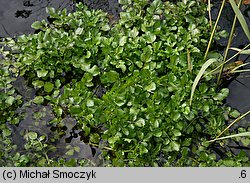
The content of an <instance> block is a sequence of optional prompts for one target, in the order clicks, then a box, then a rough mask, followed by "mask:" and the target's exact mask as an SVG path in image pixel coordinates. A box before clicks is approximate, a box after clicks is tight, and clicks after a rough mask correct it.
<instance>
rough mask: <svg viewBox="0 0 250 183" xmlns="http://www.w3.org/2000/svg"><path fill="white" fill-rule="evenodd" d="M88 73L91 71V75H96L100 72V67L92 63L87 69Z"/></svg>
mask: <svg viewBox="0 0 250 183" xmlns="http://www.w3.org/2000/svg"><path fill="white" fill-rule="evenodd" d="M87 71H88V72H89V73H91V74H92V75H93V76H97V75H98V74H100V69H99V67H98V66H96V65H94V66H93V67H92V68H91V69H89V70H87Z"/></svg>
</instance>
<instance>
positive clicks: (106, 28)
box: [101, 24, 110, 31]
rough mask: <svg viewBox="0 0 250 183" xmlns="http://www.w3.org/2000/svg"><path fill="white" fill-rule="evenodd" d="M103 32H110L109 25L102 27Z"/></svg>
mask: <svg viewBox="0 0 250 183" xmlns="http://www.w3.org/2000/svg"><path fill="white" fill-rule="evenodd" d="M101 30H103V31H108V30H110V26H109V25H108V24H106V25H104V26H102V28H101Z"/></svg>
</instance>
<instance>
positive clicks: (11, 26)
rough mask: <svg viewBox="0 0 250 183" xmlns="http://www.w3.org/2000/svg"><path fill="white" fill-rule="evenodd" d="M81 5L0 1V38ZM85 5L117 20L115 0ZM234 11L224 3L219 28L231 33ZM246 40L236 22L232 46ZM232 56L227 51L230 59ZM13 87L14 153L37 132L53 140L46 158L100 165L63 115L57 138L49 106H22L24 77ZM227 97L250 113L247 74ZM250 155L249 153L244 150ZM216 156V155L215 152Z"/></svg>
mask: <svg viewBox="0 0 250 183" xmlns="http://www.w3.org/2000/svg"><path fill="white" fill-rule="evenodd" d="M76 2H82V0H8V1H5V0H0V37H13V36H16V35H21V34H29V33H33V32H34V31H33V30H32V29H31V24H32V23H33V22H34V21H36V20H42V19H47V18H48V17H47V16H48V15H47V14H46V12H45V8H46V7H48V6H51V7H54V8H56V9H63V8H66V9H67V10H68V11H69V12H70V11H74V9H75V6H74V3H76ZM219 2H220V1H216V2H215V3H214V8H213V10H212V16H213V19H215V18H216V16H217V13H218V8H219V7H220V3H219ZM84 3H85V4H86V5H88V6H89V7H90V8H94V9H102V10H104V11H106V12H108V13H109V14H110V15H112V16H113V18H114V19H118V17H119V13H120V11H121V7H120V6H119V4H118V3H117V0H84ZM242 11H243V14H244V16H245V17H246V20H247V23H248V25H250V18H249V17H250V6H249V5H248V6H247V5H243V7H242ZM232 14H233V11H232V9H231V7H230V5H229V4H228V3H227V5H226V8H225V9H224V12H223V14H222V18H221V20H220V27H221V29H225V30H227V32H230V27H231V24H232V21H233V16H231V15H232ZM248 43H249V41H248V40H247V38H246V36H245V34H244V32H243V30H242V29H241V27H240V25H239V23H238V24H237V27H236V37H235V38H234V41H233V44H232V46H233V47H238V48H242V47H244V46H245V45H246V44H248ZM226 44H227V39H221V40H220V41H218V42H216V48H217V50H218V51H220V52H223V50H224V49H225V47H226ZM232 54H234V52H232V51H231V52H230V53H229V56H230V55H232ZM238 59H239V60H245V62H249V59H246V57H245V56H240V57H239V58H238ZM14 87H15V88H16V90H17V91H18V92H19V93H20V94H21V95H22V96H23V99H24V105H23V106H22V107H20V108H19V109H18V110H17V113H19V114H20V115H22V116H23V120H22V121H21V122H20V124H19V126H18V127H15V128H14V129H13V131H14V136H13V140H14V142H15V143H16V145H17V150H16V151H20V152H22V151H23V150H24V147H23V144H24V143H25V140H24V138H23V134H24V133H26V132H27V131H34V132H37V133H38V134H39V135H45V136H46V139H47V140H48V139H50V140H51V139H52V141H53V138H54V141H53V142H52V145H54V146H55V147H56V150H54V151H53V152H50V153H49V154H48V155H49V157H65V158H66V159H67V158H72V157H73V158H77V159H81V158H87V159H89V160H91V161H92V162H94V165H96V166H98V165H102V163H103V162H102V160H100V159H99V155H100V150H99V149H97V148H93V147H90V146H88V145H86V144H84V143H83V141H82V139H81V136H80V133H81V132H80V131H77V130H76V129H75V128H74V127H75V126H76V125H77V124H76V121H75V120H74V119H73V118H71V117H69V116H65V118H64V119H63V120H62V122H61V124H62V126H61V127H60V128H61V129H62V131H63V134H61V135H59V136H58V133H57V130H56V127H54V126H53V125H52V124H49V121H50V120H51V119H53V118H54V114H53V113H52V112H51V111H52V109H51V106H49V105H47V106H41V105H34V104H30V105H29V106H28V107H27V106H25V104H27V103H28V102H29V100H31V99H33V98H34V97H35V92H36V91H35V90H34V89H32V88H29V87H28V86H27V85H26V83H25V80H24V79H23V78H19V79H18V80H17V81H16V82H15V83H14ZM229 89H230V95H229V97H228V98H227V101H226V102H227V104H229V105H230V106H232V107H233V108H236V109H238V110H239V111H240V112H242V113H244V112H246V111H248V110H250V73H245V74H240V75H239V76H238V77H237V78H236V79H234V80H233V81H232V82H230V84H229ZM249 121H250V116H248V117H247V118H246V120H245V121H242V122H240V123H239V124H238V126H242V127H244V128H246V127H249V126H250V125H249ZM68 145H71V146H78V147H79V148H80V151H79V152H75V153H74V154H73V155H71V156H66V155H65V153H66V151H67V148H66V147H67V146H68ZM241 146H242V144H237V143H235V142H233V141H232V143H231V149H230V150H231V151H233V152H235V153H238V152H239V150H240V149H242V148H241ZM245 150H246V151H247V153H248V155H250V150H249V149H245ZM217 154H219V152H217Z"/></svg>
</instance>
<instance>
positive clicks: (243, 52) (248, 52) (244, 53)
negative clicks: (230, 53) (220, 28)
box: [230, 47, 250, 55]
mask: <svg viewBox="0 0 250 183" xmlns="http://www.w3.org/2000/svg"><path fill="white" fill-rule="evenodd" d="M230 50H234V51H238V52H240V54H242V55H250V49H247V50H242V49H239V48H234V47H231V48H230Z"/></svg>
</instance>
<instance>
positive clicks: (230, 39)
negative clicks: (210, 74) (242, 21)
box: [217, 0, 243, 87]
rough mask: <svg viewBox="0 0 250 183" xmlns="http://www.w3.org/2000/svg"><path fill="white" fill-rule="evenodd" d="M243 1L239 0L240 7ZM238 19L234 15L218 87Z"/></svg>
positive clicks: (218, 83)
mask: <svg viewBox="0 0 250 183" xmlns="http://www.w3.org/2000/svg"><path fill="white" fill-rule="evenodd" d="M242 1H243V0H240V2H239V4H238V7H239V8H240V5H241V4H242ZM236 20H237V17H236V15H235V16H234V21H233V25H232V28H231V32H230V36H229V39H228V42H227V47H226V50H225V53H224V58H223V64H222V66H221V67H220V72H219V76H218V78H217V87H218V86H219V85H220V81H221V76H222V73H223V69H224V65H225V63H226V62H225V61H226V59H227V55H228V51H229V48H230V46H231V43H232V40H233V34H234V30H235V24H236Z"/></svg>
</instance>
